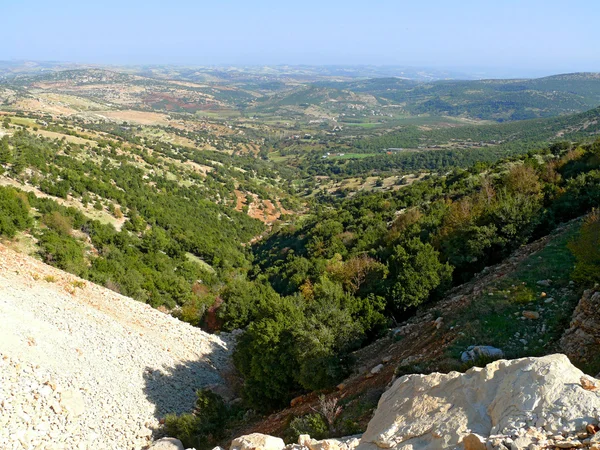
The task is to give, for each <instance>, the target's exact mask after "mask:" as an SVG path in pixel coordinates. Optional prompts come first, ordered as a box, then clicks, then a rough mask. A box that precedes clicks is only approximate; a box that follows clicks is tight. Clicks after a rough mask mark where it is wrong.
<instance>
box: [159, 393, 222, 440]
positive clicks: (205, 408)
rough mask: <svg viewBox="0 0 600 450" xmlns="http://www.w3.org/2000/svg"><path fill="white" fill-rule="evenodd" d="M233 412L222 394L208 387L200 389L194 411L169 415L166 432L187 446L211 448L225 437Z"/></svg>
mask: <svg viewBox="0 0 600 450" xmlns="http://www.w3.org/2000/svg"><path fill="white" fill-rule="evenodd" d="M232 412H233V411H231V408H230V407H228V406H227V405H226V404H225V402H224V401H223V399H222V398H221V397H220V396H218V395H217V394H215V393H214V392H212V391H210V390H207V389H204V390H200V391H198V392H196V407H195V408H194V412H193V413H186V414H181V415H179V416H177V415H175V414H169V415H167V417H166V418H165V432H166V434H167V435H169V436H173V437H176V438H177V439H179V440H180V441H181V442H182V443H183V445H184V446H185V447H186V448H187V447H195V448H197V449H198V450H203V449H209V448H212V447H214V446H215V445H217V442H218V440H219V439H221V438H223V436H224V434H225V427H226V425H227V423H228V421H229V420H231V419H232V418H233V414H232Z"/></svg>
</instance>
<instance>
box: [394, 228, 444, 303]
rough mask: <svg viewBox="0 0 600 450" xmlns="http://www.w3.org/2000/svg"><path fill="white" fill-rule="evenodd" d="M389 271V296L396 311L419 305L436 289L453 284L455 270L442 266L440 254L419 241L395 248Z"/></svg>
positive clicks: (414, 239)
mask: <svg viewBox="0 0 600 450" xmlns="http://www.w3.org/2000/svg"><path fill="white" fill-rule="evenodd" d="M389 269H390V274H389V277H388V280H389V283H390V287H389V295H390V298H391V301H392V309H393V311H395V312H402V311H405V310H407V309H408V308H411V307H415V306H419V305H420V304H421V303H423V302H424V301H425V300H427V298H428V297H429V295H430V294H431V292H432V291H433V290H434V289H436V288H438V287H440V286H444V285H445V284H447V283H449V282H450V279H451V275H452V267H451V266H450V265H449V264H448V263H445V264H443V263H441V262H440V260H439V253H438V252H437V251H436V250H435V249H434V248H433V247H432V246H431V245H430V244H424V243H423V242H421V240H420V239H418V238H413V239H411V240H409V241H408V242H406V243H405V244H404V245H397V246H396V247H394V251H393V253H392V256H391V257H390V260H389Z"/></svg>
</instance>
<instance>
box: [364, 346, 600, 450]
mask: <svg viewBox="0 0 600 450" xmlns="http://www.w3.org/2000/svg"><path fill="white" fill-rule="evenodd" d="M582 375H583V373H582V372H581V371H580V370H579V369H577V368H576V367H574V366H573V365H572V364H571V363H570V362H569V360H568V358H567V357H566V356H564V355H550V356H545V357H542V358H523V359H517V360H510V361H508V360H499V361H494V362H493V363H490V364H488V365H487V366H486V367H485V368H477V367H475V368H472V369H470V370H469V371H467V372H466V373H464V374H461V373H458V372H451V373H449V374H439V373H434V374H431V375H406V376H403V377H401V378H399V379H398V380H396V382H395V383H394V384H393V386H392V387H391V388H390V389H389V390H388V391H387V392H385V393H384V394H383V396H382V397H381V399H380V401H379V405H378V407H377V410H376V411H375V415H374V417H373V419H372V420H371V422H370V423H369V425H368V427H367V430H366V432H365V433H364V435H363V437H362V439H361V443H360V445H359V446H358V447H357V450H378V449H395V450H437V449H450V448H464V443H463V441H464V439H465V438H466V437H467V436H469V435H471V434H476V435H478V436H482V437H483V438H487V437H489V436H490V435H492V434H494V435H499V434H505V435H511V434H512V433H513V432H514V431H515V430H519V429H522V428H523V427H526V426H529V425H531V424H532V422H534V421H535V420H536V418H538V417H544V418H546V429H547V430H548V431H554V432H559V431H560V432H562V433H565V432H569V433H576V432H578V431H581V430H583V429H585V426H586V425H587V424H588V423H597V421H598V417H599V416H600V395H598V393H596V392H594V391H588V390H585V389H583V387H582V386H581V383H580V379H581V377H582ZM469 440H470V441H473V439H471V438H470V439H469ZM469 440H468V441H469Z"/></svg>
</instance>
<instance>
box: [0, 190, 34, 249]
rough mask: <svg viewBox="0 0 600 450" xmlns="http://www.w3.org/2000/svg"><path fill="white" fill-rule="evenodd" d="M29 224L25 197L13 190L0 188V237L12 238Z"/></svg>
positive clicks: (29, 219)
mask: <svg viewBox="0 0 600 450" xmlns="http://www.w3.org/2000/svg"><path fill="white" fill-rule="evenodd" d="M31 224H32V221H31V218H30V217H29V203H28V201H27V197H26V196H25V195H24V194H23V193H21V192H18V191H17V190H15V189H12V188H3V187H0V235H4V236H8V237H10V238H11V237H14V236H15V234H16V233H17V231H20V230H24V229H26V228H28V227H30V226H31Z"/></svg>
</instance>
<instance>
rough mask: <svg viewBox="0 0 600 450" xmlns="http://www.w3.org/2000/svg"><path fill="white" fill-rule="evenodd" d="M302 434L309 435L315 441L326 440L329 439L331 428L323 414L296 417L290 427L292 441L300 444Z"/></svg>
mask: <svg viewBox="0 0 600 450" xmlns="http://www.w3.org/2000/svg"><path fill="white" fill-rule="evenodd" d="M301 434H309V435H310V437H311V438H313V439H325V438H328V437H329V427H328V426H327V422H326V421H325V419H324V418H323V416H322V415H321V414H316V413H315V414H308V415H306V416H301V417H294V418H293V419H292V421H291V422H290V425H289V435H290V439H291V440H293V442H298V437H299V436H300V435H301Z"/></svg>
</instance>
